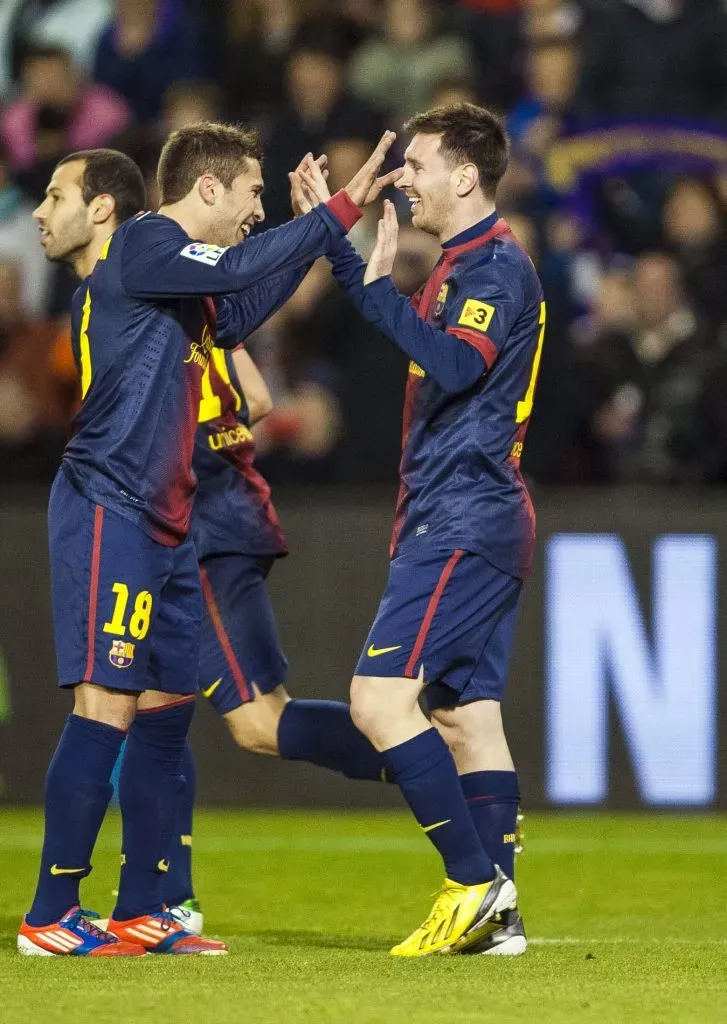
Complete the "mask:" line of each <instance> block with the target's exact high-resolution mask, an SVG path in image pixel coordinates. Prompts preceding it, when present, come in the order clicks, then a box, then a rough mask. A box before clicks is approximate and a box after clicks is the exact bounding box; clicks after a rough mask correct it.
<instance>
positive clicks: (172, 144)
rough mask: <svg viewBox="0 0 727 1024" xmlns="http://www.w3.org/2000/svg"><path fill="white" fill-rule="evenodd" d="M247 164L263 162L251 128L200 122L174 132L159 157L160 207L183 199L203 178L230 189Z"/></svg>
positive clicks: (256, 138)
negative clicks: (207, 177)
mask: <svg viewBox="0 0 727 1024" xmlns="http://www.w3.org/2000/svg"><path fill="white" fill-rule="evenodd" d="M248 160H260V161H262V146H261V144H260V136H259V135H258V133H257V132H256V131H255V129H253V128H244V127H243V126H242V125H236V124H220V123H217V122H214V121H200V122H199V124H190V125H187V126H186V127H184V128H179V129H177V131H175V132H172V134H171V135H170V136H169V138H168V139H167V141H166V142H165V143H164V148H163V149H162V153H161V156H160V157H159V166H158V167H157V183H158V185H159V196H160V201H161V204H162V205H165V204H167V203H178V202H179V201H180V199H184V197H185V196H186V195H187V194H188V193H189V191H190V190H191V189H192V187H193V186H194V183H195V181H197V179H198V178H199V177H201V175H203V174H213V175H214V176H215V178H218V179H219V180H220V181H221V182H222V184H223V185H224V187H225V188H229V187H230V186H231V185H232V182H233V181H234V180H235V178H236V177H237V176H238V174H242V173H243V171H245V170H247V161H248Z"/></svg>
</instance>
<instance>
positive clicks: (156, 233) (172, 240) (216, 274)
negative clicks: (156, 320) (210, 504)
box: [121, 192, 361, 298]
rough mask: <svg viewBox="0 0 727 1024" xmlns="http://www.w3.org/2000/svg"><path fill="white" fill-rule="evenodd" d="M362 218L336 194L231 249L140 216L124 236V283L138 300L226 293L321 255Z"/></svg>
mask: <svg viewBox="0 0 727 1024" xmlns="http://www.w3.org/2000/svg"><path fill="white" fill-rule="evenodd" d="M360 216H361V211H360V210H359V209H358V207H357V206H356V205H355V203H353V201H352V200H351V199H350V197H349V196H348V195H347V193H345V192H338V193H336V195H335V196H333V198H332V199H330V200H329V201H328V203H325V204H321V205H320V206H317V207H315V209H313V210H311V212H310V213H307V214H305V215H304V216H302V217H299V218H298V219H297V220H294V221H290V222H289V223H287V224H283V225H282V226H281V227H279V228H272V229H271V230H270V231H264V232H263V233H262V234H261V235H258V236H256V237H254V238H250V239H247V240H245V241H244V242H240V244H239V245H233V246H230V247H228V248H222V247H219V246H215V245H208V244H206V243H202V242H194V241H190V239H189V237H188V236H187V235H186V234H185V233H184V231H183V230H182V229H181V228H180V227H179V225H178V224H176V223H175V222H174V221H173V220H171V219H169V218H161V217H155V216H148V215H147V216H144V217H140V218H139V219H138V220H137V221H135V222H134V223H133V224H131V225H130V226H129V228H128V230H127V232H126V235H125V237H124V246H123V252H122V254H121V281H122V284H123V287H124V289H125V291H126V293H127V294H128V295H132V296H134V297H136V298H174V297H177V296H205V295H212V296H215V295H224V294H226V293H229V292H236V291H242V290H244V289H245V288H249V287H250V286H251V285H254V284H257V283H258V282H261V281H263V280H264V279H265V278H267V277H269V276H270V275H271V274H280V273H283V272H284V271H288V270H296V269H299V268H300V267H303V266H306V265H307V264H309V263H311V262H312V261H313V260H314V259H317V257H319V256H323V255H324V254H325V253H326V251H327V250H328V249H329V248H330V247H331V245H332V244H333V243H334V242H335V241H336V240H337V239H339V238H342V237H343V235H345V234H346V233H347V232H348V231H350V229H351V228H352V227H353V225H354V224H355V223H356V221H357V220H358V219H359V217H360Z"/></svg>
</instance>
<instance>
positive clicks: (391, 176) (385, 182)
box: [375, 167, 404, 192]
mask: <svg viewBox="0 0 727 1024" xmlns="http://www.w3.org/2000/svg"><path fill="white" fill-rule="evenodd" d="M403 173H404V168H403V167H397V168H396V170H394V171H388V172H387V173H386V174H382V175H381V177H380V178H377V179H376V182H375V184H376V188H377V189H378V191H379V192H381V191H382V189H385V188H387V187H388V186H389V185H394V184H396V182H397V181H398V180H399V178H401V176H402V175H403Z"/></svg>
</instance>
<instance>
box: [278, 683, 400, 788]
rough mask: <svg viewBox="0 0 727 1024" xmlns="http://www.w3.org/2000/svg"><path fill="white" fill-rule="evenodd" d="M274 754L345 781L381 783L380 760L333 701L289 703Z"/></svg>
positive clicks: (347, 709)
mask: <svg viewBox="0 0 727 1024" xmlns="http://www.w3.org/2000/svg"><path fill="white" fill-rule="evenodd" d="M278 750H279V751H280V756H281V757H282V758H284V759H285V760H286V761H308V762H310V764H317V765H320V766H321V768H332V769H333V771H336V772H342V773H343V774H344V775H346V776H347V777H348V778H349V779H368V780H370V781H372V782H385V781H386V779H385V778H384V777H383V774H382V773H383V771H384V759H383V756H382V755H381V754H380V753H379V752H378V750H377V749H376V748H375V747H374V746H373V744H372V743H371V741H370V740H369V739H367V737H366V736H364V734H363V733H362V732H359V730H358V729H357V728H356V726H355V725H354V724H353V721H352V720H351V708H350V706H349V705H348V704H343V703H341V702H340V701H335V700H291V701H288V703H287V704H286V705H285V708H284V710H283V714H282V715H281V718H280V723H279V725H278Z"/></svg>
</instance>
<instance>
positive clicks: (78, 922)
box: [68, 907, 119, 942]
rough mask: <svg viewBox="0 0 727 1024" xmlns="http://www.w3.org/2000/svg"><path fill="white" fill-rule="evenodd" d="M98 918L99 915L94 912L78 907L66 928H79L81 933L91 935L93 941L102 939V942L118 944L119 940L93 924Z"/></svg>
mask: <svg viewBox="0 0 727 1024" xmlns="http://www.w3.org/2000/svg"><path fill="white" fill-rule="evenodd" d="M100 917H101V915H100V914H97V913H96V912H95V911H94V910H84V909H83V908H82V907H79V908H78V910H77V911H76V913H75V914H74V915H73V917H72V918H71V919H70V921H69V922H68V927H69V928H80V929H81V931H83V932H86V933H87V934H88V935H91V936H92V937H93V938H94V939H102V940H103V941H104V942H118V941H119V940H118V939H117V938H116V936H115V935H109V933H108V932H105V931H104V930H103V929H102V928H98V927H97V926H96V925H95V924H93V921H94V920H96V921H98V919H99V918H100Z"/></svg>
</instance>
